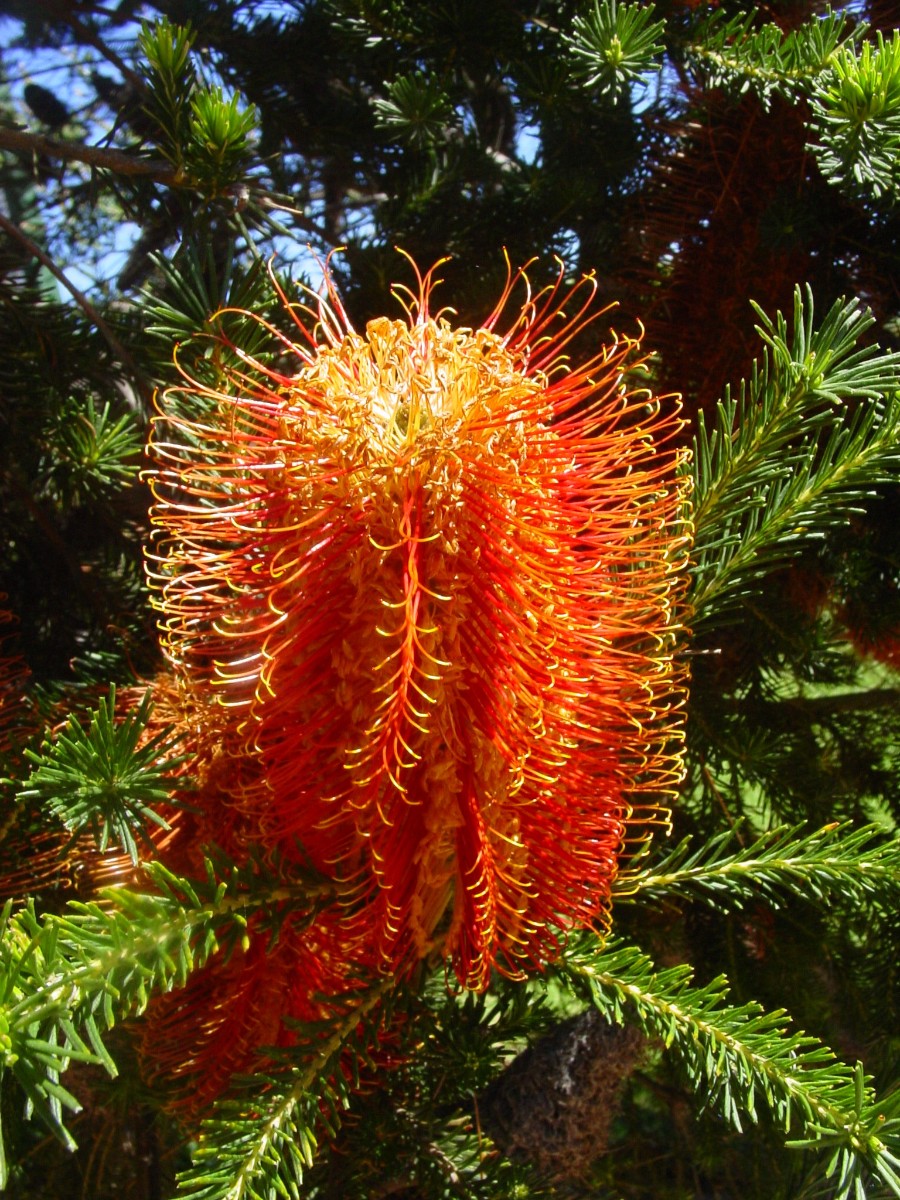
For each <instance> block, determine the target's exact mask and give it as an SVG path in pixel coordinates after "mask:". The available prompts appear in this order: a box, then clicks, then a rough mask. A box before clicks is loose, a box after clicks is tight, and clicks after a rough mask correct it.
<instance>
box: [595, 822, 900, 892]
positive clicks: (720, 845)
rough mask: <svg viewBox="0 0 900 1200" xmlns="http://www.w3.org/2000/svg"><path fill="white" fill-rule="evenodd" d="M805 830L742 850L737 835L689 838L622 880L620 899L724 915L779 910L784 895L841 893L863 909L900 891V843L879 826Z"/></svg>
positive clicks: (771, 835)
mask: <svg viewBox="0 0 900 1200" xmlns="http://www.w3.org/2000/svg"><path fill="white" fill-rule="evenodd" d="M802 828H803V827H802V826H782V827H781V828H778V829H772V830H769V831H767V832H766V833H763V834H761V835H760V836H759V837H758V838H756V840H755V841H753V842H752V843H751V844H750V845H748V846H745V847H739V848H738V849H737V850H735V849H733V847H734V833H733V832H731V831H725V832H724V833H721V834H719V835H718V836H716V837H714V838H712V839H711V840H710V841H708V842H705V843H704V844H703V845H701V846H698V847H697V848H696V849H694V848H693V847H692V842H691V839H690V838H685V839H684V840H683V841H682V842H681V843H680V844H679V845H678V846H676V847H675V849H674V850H673V851H672V852H671V853H669V854H667V855H665V857H663V858H662V859H661V860H660V861H658V862H655V863H652V864H647V865H645V866H641V865H640V864H638V865H636V866H635V868H634V869H632V870H630V871H626V872H623V874H622V875H621V876H620V878H619V880H618V881H617V884H616V893H617V894H618V895H619V896H620V897H621V898H623V899H628V898H630V897H631V896H636V895H640V896H641V897H642V898H646V899H647V900H650V901H653V900H658V899H664V898H668V897H679V898H687V899H690V898H699V899H701V900H704V901H706V902H707V903H710V904H715V905H716V907H717V908H719V909H722V908H723V907H724V908H740V907H742V905H743V903H744V902H745V901H750V900H757V899H759V898H760V897H765V898H766V899H768V900H770V901H773V902H776V903H777V901H778V899H779V896H780V895H781V894H783V893H785V892H790V893H791V894H797V893H798V892H803V893H804V894H806V895H808V896H811V897H814V898H815V899H817V900H825V899H827V898H828V897H830V896H833V895H834V894H835V893H836V892H839V893H840V894H841V895H842V896H844V897H846V898H848V899H850V900H854V901H863V900H865V899H867V898H869V897H870V896H871V895H872V893H873V892H874V891H876V890H883V889H885V888H886V887H887V888H900V841H897V840H896V839H890V840H887V841H885V840H884V830H883V829H882V828H881V827H880V826H878V825H866V826H864V827H863V828H861V829H857V830H854V831H852V832H850V831H849V829H848V825H846V824H834V825H826V826H825V828H824V829H818V830H816V831H815V832H814V833H807V834H801V830H802Z"/></svg>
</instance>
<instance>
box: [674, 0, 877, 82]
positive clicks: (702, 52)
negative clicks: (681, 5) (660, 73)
mask: <svg viewBox="0 0 900 1200" xmlns="http://www.w3.org/2000/svg"><path fill="white" fill-rule="evenodd" d="M757 22H758V13H757V12H756V11H755V10H754V11H752V12H749V13H746V14H738V15H736V16H732V17H728V16H727V15H726V14H725V12H724V10H722V9H718V10H716V11H714V12H713V13H712V14H711V15H710V17H709V18H708V20H706V21H704V22H703V23H702V24H701V26H700V28H699V29H698V30H697V32H696V35H695V37H694V39H693V40H692V42H691V45H690V47H689V48H688V61H689V62H690V63H691V65H692V66H693V68H694V71H695V73H696V74H698V75H699V76H701V78H702V79H703V81H704V84H705V86H707V87H722V88H728V89H730V90H731V91H733V92H736V93H737V94H739V95H740V94H743V93H744V92H748V91H752V92H754V93H756V95H758V96H759V98H760V99H761V100H762V101H763V103H764V104H766V105H768V103H769V101H770V100H771V98H772V97H773V96H776V95H779V96H784V97H786V98H788V99H792V98H793V97H794V96H795V95H796V93H797V91H798V90H800V91H802V92H805V93H807V94H808V93H810V92H812V91H815V89H816V87H817V85H818V81H819V80H820V78H821V76H822V74H823V72H825V71H827V70H828V68H829V67H831V66H832V65H833V64H834V63H835V61H836V60H837V58H838V56H839V54H840V53H841V51H842V50H844V49H846V48H847V47H849V46H852V45H853V44H855V43H856V42H858V41H859V39H860V38H861V37H862V35H863V34H864V33H865V26H864V25H856V26H854V25H853V24H851V23H850V22H849V21H848V20H847V17H846V14H844V13H834V12H831V11H827V12H826V13H825V14H824V15H823V16H821V17H820V16H814V17H812V18H811V19H810V20H809V21H806V22H805V23H804V24H802V25H799V26H797V28H796V29H792V30H790V31H789V32H788V33H785V31H784V30H783V29H782V28H781V26H780V25H777V24H775V23H774V22H767V23H766V24H765V25H758V24H757ZM851 53H852V51H851Z"/></svg>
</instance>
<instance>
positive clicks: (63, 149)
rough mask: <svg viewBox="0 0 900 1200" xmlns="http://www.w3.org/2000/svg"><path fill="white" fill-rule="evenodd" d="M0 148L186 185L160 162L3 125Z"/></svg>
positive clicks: (166, 164) (171, 184)
mask: <svg viewBox="0 0 900 1200" xmlns="http://www.w3.org/2000/svg"><path fill="white" fill-rule="evenodd" d="M0 149H4V150H17V151H19V152H24V153H26V154H33V155H44V156H46V157H47V158H61V159H64V160H65V161H67V162H82V163H87V165H88V166H91V167H100V168H103V169H105V170H107V171H114V172H115V174H117V175H130V176H132V177H135V176H140V177H142V178H144V179H150V180H152V181H153V182H154V183H162V184H165V185H166V186H167V187H178V186H179V184H181V183H183V182H184V183H186V182H187V181H186V180H184V179H183V176H182V174H181V172H179V171H177V170H176V169H175V167H173V166H172V164H171V163H168V162H166V161H165V160H164V159H159V158H157V159H153V158H137V157H135V155H133V154H126V153H124V152H123V151H122V150H109V149H106V148H104V147H102V146H85V145H83V144H82V143H81V142H66V141H63V140H62V139H61V138H54V137H48V136H47V135H46V134H44V133H28V132H26V131H25V130H23V129H11V128H10V127H9V126H6V125H0Z"/></svg>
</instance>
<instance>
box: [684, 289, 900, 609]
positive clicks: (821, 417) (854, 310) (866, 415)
mask: <svg viewBox="0 0 900 1200" xmlns="http://www.w3.org/2000/svg"><path fill="white" fill-rule="evenodd" d="M756 311H757V313H758V315H759V317H760V320H761V322H762V323H761V325H759V326H757V332H758V333H759V334H760V336H761V338H762V339H763V341H764V343H765V349H764V352H763V356H762V359H761V360H756V361H755V362H754V364H753V368H752V371H751V375H750V380H749V382H748V381H743V382H742V383H741V385H740V389H739V393H738V395H737V396H736V397H735V396H733V395H732V394H731V390H730V389H728V390H727V391H726V394H725V398H724V400H723V401H721V402H720V403H719V406H718V410H717V413H716V416H715V420H714V424H713V428H712V430H711V431H708V430H707V426H706V421H705V419H704V416H703V414H702V413H701V414H700V416H699V420H698V430H697V436H696V438H695V441H694V472H695V487H694V530H695V542H694V556H693V565H692V568H691V574H692V583H691V594H690V599H691V602H692V604H693V608H694V620H693V626H694V629H695V631H698V630H700V629H702V628H703V627H704V626H705V625H707V624H708V623H710V622H712V621H715V622H718V623H721V622H723V621H727V620H734V619H735V616H736V613H737V612H738V611H739V609H740V605H741V604H742V602H743V601H744V599H745V598H746V597H747V596H749V595H751V594H752V593H753V592H754V591H755V589H756V588H757V586H758V584H759V582H760V580H761V579H762V578H763V577H765V576H766V575H768V574H769V573H771V572H772V571H773V570H775V569H776V568H778V567H781V566H783V565H784V564H785V563H786V562H788V561H789V560H790V559H791V558H792V557H793V556H794V555H796V554H797V553H799V552H800V551H801V550H802V549H803V548H805V547H806V546H808V545H809V544H810V543H811V542H813V541H815V540H817V539H819V538H821V537H822V536H823V535H824V533H825V532H826V531H827V530H828V529H831V528H833V527H835V526H837V525H840V524H842V523H843V522H844V521H845V520H846V517H847V513H848V512H851V511H853V509H854V506H855V505H858V504H859V503H860V501H862V500H863V499H865V498H867V497H869V496H871V495H872V494H873V488H874V487H875V486H876V485H877V484H880V483H884V482H888V481H890V480H892V479H894V478H895V477H896V471H897V468H898V466H900V445H898V431H900V392H898V388H900V355H898V354H895V353H879V349H878V347H877V346H860V345H859V344H858V343H859V339H860V337H861V335H862V334H863V333H864V332H865V331H866V329H868V328H869V326H870V325H871V324H872V317H871V315H870V314H869V313H868V312H867V311H865V310H864V309H863V308H862V307H861V306H860V304H859V303H858V302H857V301H855V300H851V301H846V300H838V301H837V302H836V303H835V304H834V305H833V306H832V308H831V309H830V311H829V312H828V314H827V316H826V317H825V320H824V321H823V322H822V324H821V326H819V328H818V329H816V328H814V326H813V300H812V292H811V290H810V289H807V291H806V296H805V299H804V296H803V294H802V292H801V291H800V289H799V288H797V289H796V290H795V293H794V314H793V333H792V334H790V335H789V333H788V326H787V321H786V320H785V318H784V316H783V315H782V314H781V313H780V312H779V313H777V314H776V316H775V318H774V320H772V319H770V318H768V317H767V316H766V315H765V314H764V313H763V312H762V311H761V310H760V309H759V308H758V307H757V308H756ZM848 401H853V402H854V403H853V404H852V405H850V404H848V403H847V402H848Z"/></svg>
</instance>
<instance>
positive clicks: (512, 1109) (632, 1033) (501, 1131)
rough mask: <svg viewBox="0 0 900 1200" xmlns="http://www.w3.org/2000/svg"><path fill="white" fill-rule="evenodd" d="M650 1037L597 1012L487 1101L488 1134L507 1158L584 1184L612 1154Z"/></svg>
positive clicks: (542, 1050)
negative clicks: (613, 1130) (626, 1094)
mask: <svg viewBox="0 0 900 1200" xmlns="http://www.w3.org/2000/svg"><path fill="white" fill-rule="evenodd" d="M645 1044H646V1038H645V1037H644V1035H643V1033H641V1031H640V1030H639V1029H635V1028H634V1027H632V1026H627V1025H612V1024H610V1022H609V1021H607V1020H605V1019H604V1018H603V1017H602V1016H601V1015H600V1013H598V1012H597V1011H596V1010H594V1009H589V1010H588V1011H587V1012H584V1013H581V1014H580V1015H579V1016H577V1017H571V1018H569V1019H568V1020H566V1021H563V1022H561V1023H560V1024H559V1025H557V1027H556V1028H555V1029H554V1030H553V1032H552V1033H550V1034H549V1035H548V1036H546V1037H544V1038H541V1040H540V1041H538V1042H536V1043H535V1044H534V1045H533V1046H529V1047H528V1049H527V1050H524V1051H523V1052H522V1053H521V1054H520V1055H519V1056H518V1058H516V1059H514V1060H513V1061H512V1062H511V1063H510V1064H509V1066H508V1067H507V1068H506V1069H505V1070H504V1071H503V1073H502V1074H501V1075H499V1076H498V1077H497V1078H496V1079H495V1080H494V1081H493V1082H492V1083H491V1084H490V1085H489V1086H488V1087H487V1088H486V1089H485V1091H484V1092H483V1093H482V1095H481V1097H480V1098H479V1104H478V1110H479V1116H480V1120H481V1125H482V1128H483V1129H484V1131H485V1132H486V1133H487V1134H488V1135H489V1136H490V1137H491V1139H492V1140H493V1141H494V1142H495V1143H496V1145H497V1146H498V1148H499V1149H500V1150H501V1151H502V1152H503V1153H504V1154H505V1155H506V1157H507V1158H512V1159H518V1160H521V1161H525V1162H530V1163H531V1164H532V1165H533V1166H535V1167H537V1168H538V1170H539V1171H541V1172H542V1173H543V1174H545V1175H548V1176H550V1177H551V1178H554V1179H558V1180H564V1179H571V1180H576V1179H581V1178H583V1177H584V1176H585V1175H586V1174H587V1173H588V1171H589V1170H590V1167H591V1166H592V1164H593V1163H594V1162H596V1160H597V1159H598V1158H599V1157H600V1156H601V1155H602V1154H604V1153H605V1152H606V1149H607V1144H608V1139H609V1132H610V1126H611V1124H612V1121H613V1119H614V1117H615V1115H616V1112H617V1110H618V1106H619V1100H620V1096H621V1092H622V1088H623V1086H624V1084H625V1082H626V1080H627V1079H628V1077H629V1075H630V1074H631V1073H632V1071H633V1070H634V1068H635V1066H636V1065H637V1062H638V1059H639V1058H640V1055H641V1052H642V1050H643V1048H644V1045H645Z"/></svg>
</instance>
